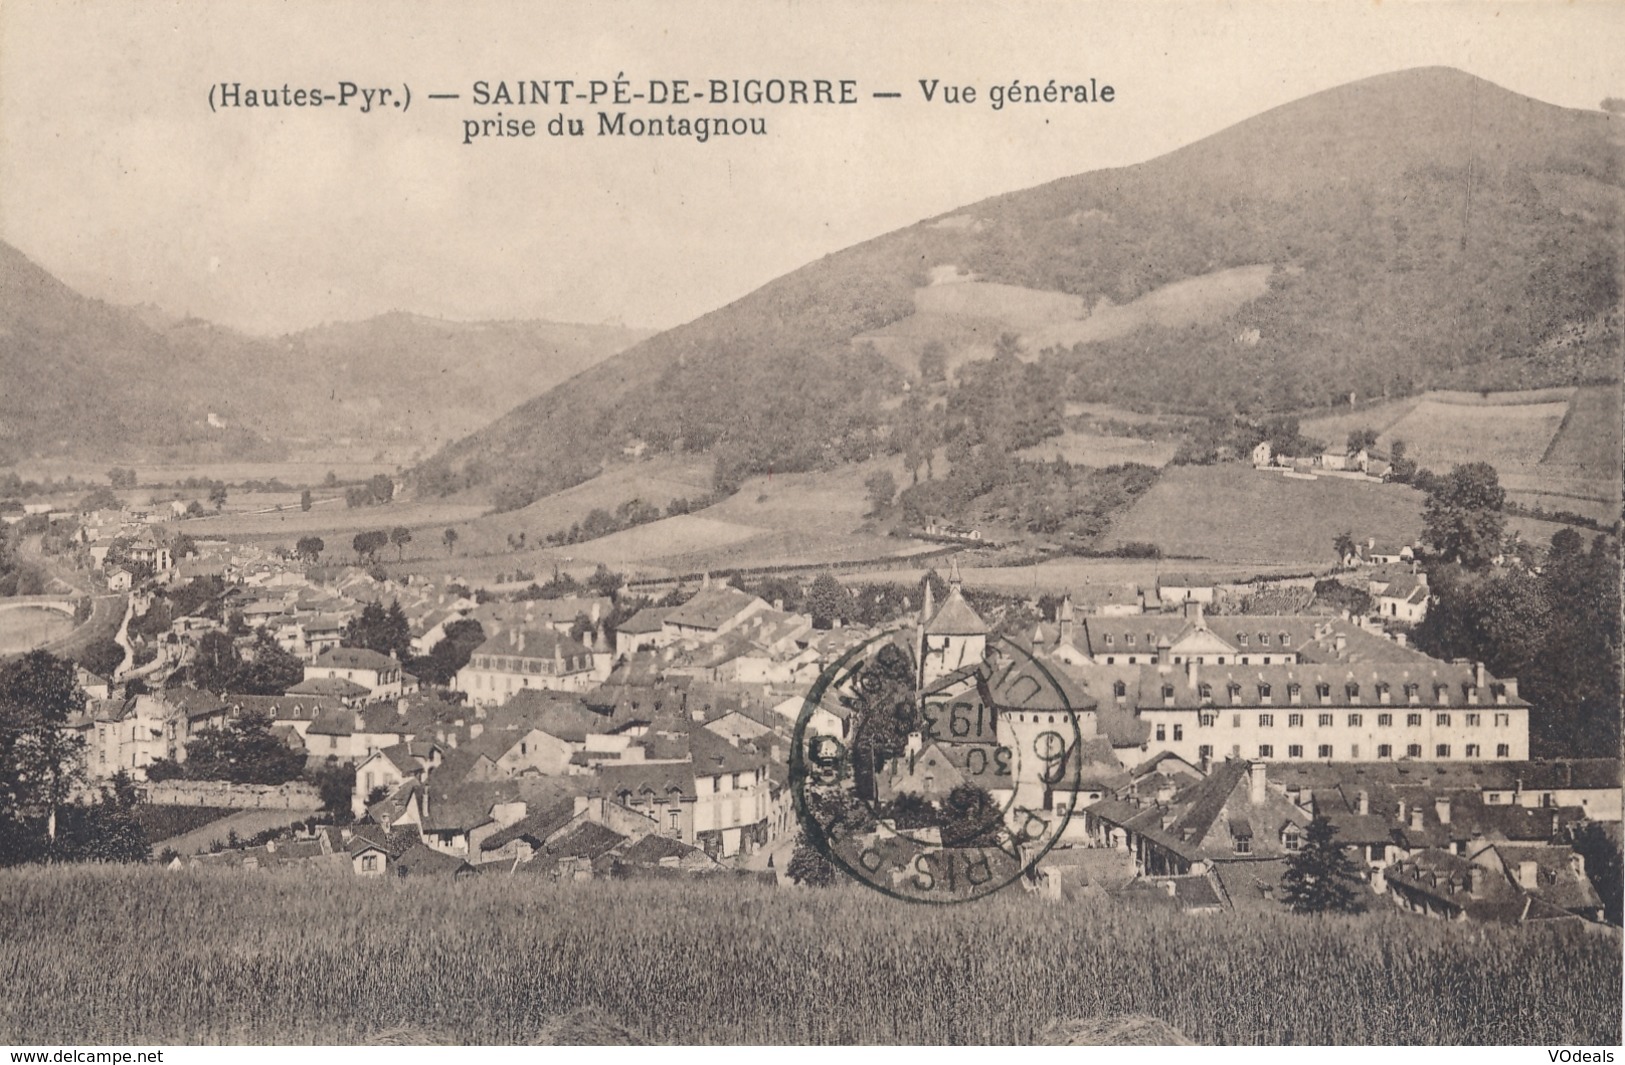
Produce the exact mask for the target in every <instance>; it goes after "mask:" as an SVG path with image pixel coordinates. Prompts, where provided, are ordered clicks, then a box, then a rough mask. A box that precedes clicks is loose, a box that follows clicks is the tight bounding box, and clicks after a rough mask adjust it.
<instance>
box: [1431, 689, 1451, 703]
mask: <svg viewBox="0 0 1625 1065" xmlns="http://www.w3.org/2000/svg"><path fill="white" fill-rule="evenodd" d="M1433 701H1434V702H1436V703H1438V704H1439V705H1440V706H1449V705H1450V685H1448V684H1435V685H1434V686H1433Z"/></svg>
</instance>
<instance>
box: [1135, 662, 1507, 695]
mask: <svg viewBox="0 0 1625 1065" xmlns="http://www.w3.org/2000/svg"><path fill="white" fill-rule="evenodd" d="M1109 661H1110V660H1108V662H1109ZM1131 661H1132V660H1131ZM1241 687H1242V686H1241V685H1240V684H1237V683H1235V682H1233V681H1232V682H1231V683H1230V684H1229V685H1227V686H1226V691H1227V692H1228V694H1229V696H1230V701H1231V702H1232V703H1239V702H1240V701H1241ZM1113 690H1114V692H1115V693H1116V694H1117V695H1118V696H1119V697H1121V696H1124V695H1127V694H1128V685H1127V684H1125V683H1124V682H1123V681H1118V682H1117V683H1116V684H1115V685H1113ZM1176 690H1177V689H1175V687H1174V686H1173V685H1172V684H1164V685H1163V686H1162V699H1163V702H1165V703H1171V702H1173V700H1174V695H1175V693H1176ZM1463 690H1464V691H1465V692H1466V698H1467V701H1468V702H1469V703H1476V702H1478V688H1477V687H1475V686H1473V685H1470V684H1469V685H1464V686H1463ZM1490 690H1491V692H1492V693H1493V694H1494V695H1495V698H1496V701H1497V702H1502V703H1504V702H1506V685H1504V684H1499V683H1497V684H1492V685H1490ZM1376 691H1377V701H1378V702H1379V703H1386V702H1388V699H1389V694H1390V687H1389V685H1388V683H1387V682H1386V681H1383V682H1380V683H1378V684H1377V687H1376ZM1196 694H1197V697H1198V698H1200V699H1201V700H1202V701H1203V702H1212V701H1213V685H1211V684H1207V683H1202V684H1198V685H1197V686H1196ZM1286 694H1287V699H1288V700H1289V701H1290V702H1294V703H1296V702H1301V701H1302V700H1303V686H1302V685H1300V684H1288V685H1287V686H1286ZM1343 694H1344V695H1345V696H1346V697H1347V699H1348V700H1349V701H1350V702H1359V701H1360V686H1359V685H1358V684H1355V683H1349V684H1345V685H1344V686H1343ZM1315 695H1316V697H1318V698H1319V699H1320V701H1321V702H1323V703H1329V702H1331V701H1332V686H1331V685H1330V684H1325V683H1321V684H1316V685H1315ZM1273 697H1274V692H1273V689H1272V688H1271V686H1270V685H1268V684H1260V685H1259V686H1258V698H1259V701H1260V702H1268V701H1269V700H1270V699H1271V698H1273ZM1433 698H1434V702H1437V703H1443V704H1448V703H1449V702H1450V685H1448V684H1435V685H1434V686H1433ZM1405 699H1406V701H1407V702H1410V703H1420V702H1421V701H1422V697H1421V687H1420V686H1419V685H1416V684H1406V685H1405Z"/></svg>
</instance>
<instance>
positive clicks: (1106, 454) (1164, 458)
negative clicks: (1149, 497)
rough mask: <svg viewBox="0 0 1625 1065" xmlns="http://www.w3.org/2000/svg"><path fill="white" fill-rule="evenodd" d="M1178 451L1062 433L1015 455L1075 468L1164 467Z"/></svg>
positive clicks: (1160, 444) (1132, 439) (1161, 444)
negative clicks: (1132, 464)
mask: <svg viewBox="0 0 1625 1065" xmlns="http://www.w3.org/2000/svg"><path fill="white" fill-rule="evenodd" d="M1178 450H1179V445H1177V444H1174V443H1170V442H1166V441H1156V440H1143V439H1141V438H1140V437H1137V436H1101V435H1097V434H1095V433H1076V432H1065V433H1062V434H1061V435H1060V436H1058V437H1055V438H1054V439H1052V440H1045V441H1044V442H1043V443H1041V444H1034V445H1033V446H1032V447H1029V448H1025V449H1024V450H1021V451H1018V452H1016V456H1017V457H1018V458H1023V459H1034V460H1042V461H1045V462H1053V461H1054V460H1055V459H1057V458H1064V459H1066V461H1068V462H1070V463H1072V464H1073V465H1075V466H1115V465H1118V464H1119V463H1124V462H1138V463H1141V464H1142V465H1145V466H1166V465H1168V461H1169V460H1170V459H1172V458H1173V457H1174V452H1175V451H1178Z"/></svg>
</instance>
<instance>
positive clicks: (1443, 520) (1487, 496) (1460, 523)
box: [1422, 462, 1506, 570]
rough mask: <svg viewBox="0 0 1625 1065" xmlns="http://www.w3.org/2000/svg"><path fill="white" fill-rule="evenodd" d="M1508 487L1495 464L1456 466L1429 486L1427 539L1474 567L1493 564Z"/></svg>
mask: <svg viewBox="0 0 1625 1065" xmlns="http://www.w3.org/2000/svg"><path fill="white" fill-rule="evenodd" d="M1505 504H1506V492H1505V491H1504V490H1503V489H1502V488H1501V479H1500V477H1499V476H1498V475H1497V474H1496V472H1495V467H1494V466H1491V465H1490V464H1489V463H1487V462H1469V463H1465V464H1464V465H1460V466H1457V467H1455V468H1454V469H1452V470H1451V471H1450V472H1449V473H1448V474H1446V475H1445V476H1443V477H1441V478H1439V479H1438V480H1437V482H1436V483H1435V484H1434V485H1433V486H1432V487H1430V488H1429V489H1428V497H1427V502H1426V503H1425V504H1424V505H1423V508H1422V538H1423V539H1424V540H1425V541H1427V543H1428V544H1429V545H1431V546H1432V548H1433V549H1434V551H1436V552H1437V553H1438V554H1439V555H1440V556H1441V557H1443V558H1444V559H1445V560H1446V561H1449V562H1459V563H1461V565H1463V566H1465V567H1466V568H1468V569H1471V570H1484V569H1488V568H1489V565H1490V562H1491V560H1492V559H1494V558H1495V556H1496V555H1498V554H1499V553H1500V550H1501V535H1502V533H1503V532H1504V531H1505V528H1506V517H1505V515H1503V514H1502V513H1501V508H1502V507H1503V506H1504V505H1505Z"/></svg>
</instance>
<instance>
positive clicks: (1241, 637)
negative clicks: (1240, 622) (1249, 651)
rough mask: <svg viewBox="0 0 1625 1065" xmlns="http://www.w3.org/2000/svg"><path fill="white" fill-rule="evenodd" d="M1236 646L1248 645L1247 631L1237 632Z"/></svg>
mask: <svg viewBox="0 0 1625 1065" xmlns="http://www.w3.org/2000/svg"><path fill="white" fill-rule="evenodd" d="M1236 646H1237V647H1246V646H1247V634H1246V633H1245V632H1238V633H1236Z"/></svg>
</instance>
